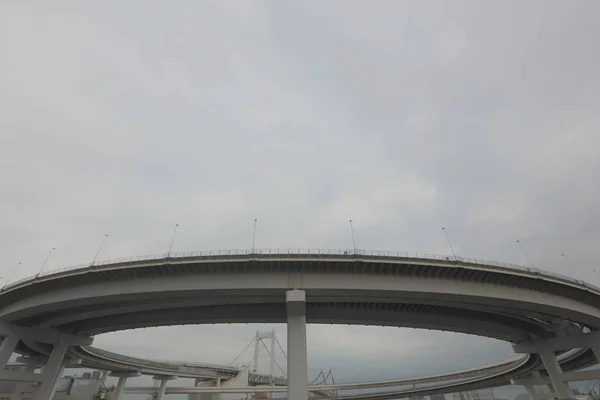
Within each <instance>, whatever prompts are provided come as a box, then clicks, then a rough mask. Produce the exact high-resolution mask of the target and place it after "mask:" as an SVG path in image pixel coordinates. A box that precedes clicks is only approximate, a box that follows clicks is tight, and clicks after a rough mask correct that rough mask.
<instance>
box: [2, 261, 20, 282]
mask: <svg viewBox="0 0 600 400" xmlns="http://www.w3.org/2000/svg"><path fill="white" fill-rule="evenodd" d="M19 265H21V262H20V261H19V262H18V263H17V265H15V268H14V269H13V270H12V272H11V273H10V275H9V276H8V279H7V280H6V282H4V286H2V289H4V288H5V287H6V285H8V284H9V282H10V280H11V279H12V277H13V275H14V274H15V272H17V269H19Z"/></svg>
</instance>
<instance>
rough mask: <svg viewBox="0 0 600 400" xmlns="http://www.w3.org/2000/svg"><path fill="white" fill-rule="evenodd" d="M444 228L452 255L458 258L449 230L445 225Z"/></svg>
mask: <svg viewBox="0 0 600 400" xmlns="http://www.w3.org/2000/svg"><path fill="white" fill-rule="evenodd" d="M442 230H443V231H444V234H445V235H446V240H447V241H448V246H450V251H452V256H453V257H454V258H455V259H456V253H455V252H454V247H453V246H452V242H451V241H450V236H448V231H447V230H446V227H445V226H443V227H442ZM463 254H464V253H463Z"/></svg>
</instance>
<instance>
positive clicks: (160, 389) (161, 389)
mask: <svg viewBox="0 0 600 400" xmlns="http://www.w3.org/2000/svg"><path fill="white" fill-rule="evenodd" d="M167 382H168V380H166V379H161V381H160V386H159V387H158V394H157V395H156V400H163V399H164V398H165V390H166V389H167Z"/></svg>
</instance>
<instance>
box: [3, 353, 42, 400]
mask: <svg viewBox="0 0 600 400" xmlns="http://www.w3.org/2000/svg"><path fill="white" fill-rule="evenodd" d="M37 361H38V360H37V359H34V358H32V359H29V360H27V365H26V366H25V373H26V374H33V373H34V372H35V370H36V368H37V366H38V363H37ZM32 386H33V385H32V382H19V383H18V384H17V387H16V388H15V391H14V393H13V395H12V396H11V398H10V400H21V399H22V398H23V392H26V391H28V390H31V389H32Z"/></svg>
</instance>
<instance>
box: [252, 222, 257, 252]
mask: <svg viewBox="0 0 600 400" xmlns="http://www.w3.org/2000/svg"><path fill="white" fill-rule="evenodd" d="M257 222H258V220H257V219H256V218H255V219H254V230H253V232H252V254H254V244H255V242H256V223H257Z"/></svg>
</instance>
